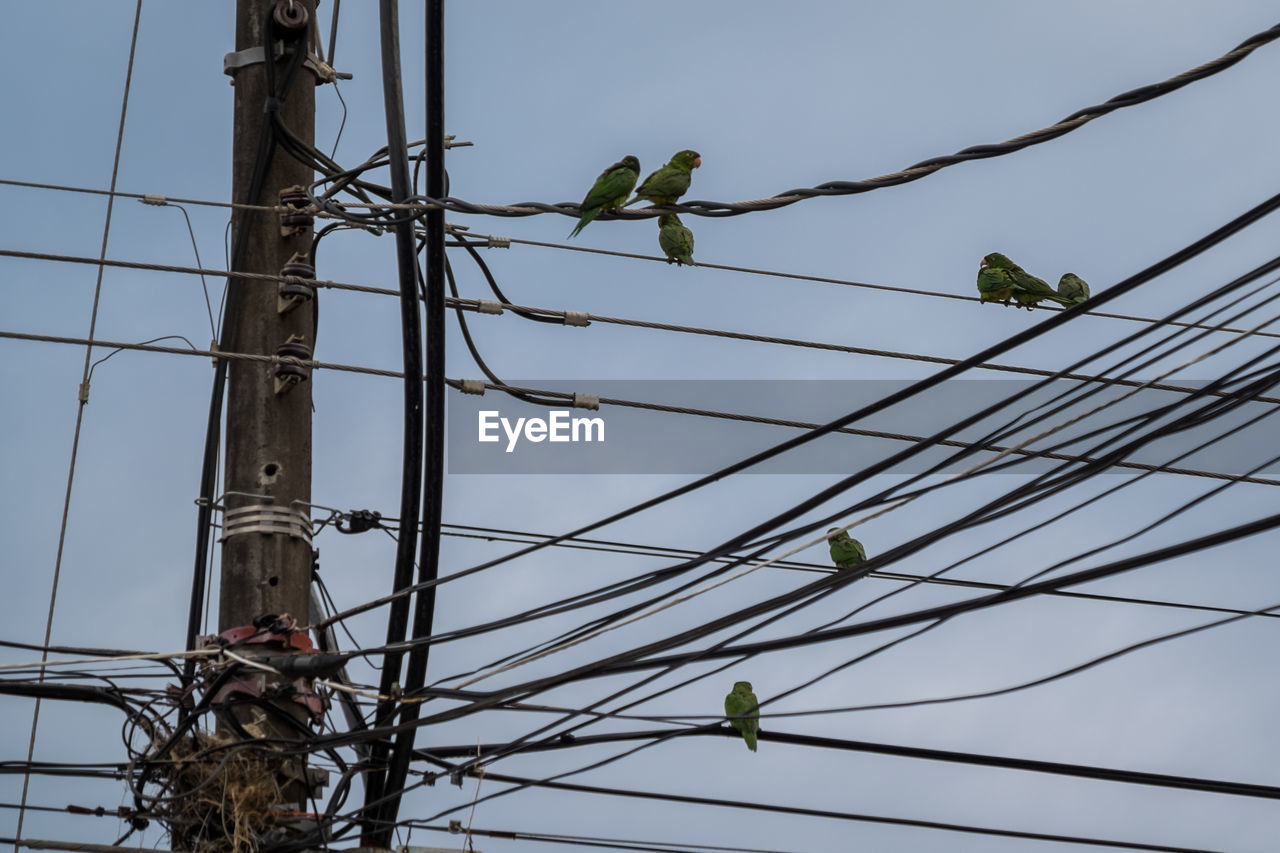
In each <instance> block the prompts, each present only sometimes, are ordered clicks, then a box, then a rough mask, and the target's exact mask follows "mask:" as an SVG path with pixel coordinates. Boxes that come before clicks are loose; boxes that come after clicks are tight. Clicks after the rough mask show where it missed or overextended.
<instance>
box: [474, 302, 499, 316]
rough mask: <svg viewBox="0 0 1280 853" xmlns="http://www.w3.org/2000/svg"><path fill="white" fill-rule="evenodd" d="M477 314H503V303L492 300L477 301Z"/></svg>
mask: <svg viewBox="0 0 1280 853" xmlns="http://www.w3.org/2000/svg"><path fill="white" fill-rule="evenodd" d="M476 313H477V314H501V313H502V303H501V302H495V301H494V300H492V299H477V300H476Z"/></svg>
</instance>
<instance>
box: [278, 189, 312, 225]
mask: <svg viewBox="0 0 1280 853" xmlns="http://www.w3.org/2000/svg"><path fill="white" fill-rule="evenodd" d="M280 206H281V207H284V208H287V211H285V212H283V213H281V214H280V236H281V237H292V236H293V235H294V234H305V233H306V232H307V231H309V230H310V229H311V227H312V226H313V225H315V222H316V217H315V214H314V213H313V212H312V207H311V199H310V198H308V197H307V191H306V189H305V188H304V187H301V186H298V185H295V186H291V187H285V188H284V189H282V190H281V191H280Z"/></svg>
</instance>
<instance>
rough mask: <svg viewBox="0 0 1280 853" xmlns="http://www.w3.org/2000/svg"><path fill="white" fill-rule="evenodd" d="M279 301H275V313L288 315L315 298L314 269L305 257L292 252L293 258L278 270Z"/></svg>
mask: <svg viewBox="0 0 1280 853" xmlns="http://www.w3.org/2000/svg"><path fill="white" fill-rule="evenodd" d="M280 276H281V278H283V279H284V281H282V282H280V288H279V299H278V300H277V301H276V313H278V314H288V313H289V312H290V311H292V310H293V309H294V308H297V307H298V306H299V305H301V304H303V303H304V302H310V301H311V300H313V299H315V297H316V285H315V280H316V268H315V267H314V266H313V265H312V264H311V262H310V259H309V257H308V256H307V255H304V254H301V253H299V252H294V253H293V257H291V258H289V260H288V261H287V262H286V263H285V265H284V266H282V267H281V268H280Z"/></svg>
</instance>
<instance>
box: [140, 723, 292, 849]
mask: <svg viewBox="0 0 1280 853" xmlns="http://www.w3.org/2000/svg"><path fill="white" fill-rule="evenodd" d="M282 759H283V757H282V756H281V755H280V754H279V753H278V752H274V751H272V750H268V749H262V748H259V747H253V746H249V745H247V744H246V743H245V742H244V741H240V740H236V739H233V738H230V737H224V736H220V735H217V734H207V733H203V732H199V733H196V734H195V735H192V736H191V737H186V738H183V739H182V740H181V741H180V742H179V743H178V744H176V745H175V746H174V747H173V749H172V750H171V751H170V753H169V755H168V756H166V761H165V769H164V771H162V773H163V775H164V776H165V777H167V779H166V781H167V782H168V785H167V788H168V796H167V797H166V799H165V801H164V804H163V806H162V807H161V809H160V812H161V814H160V817H161V819H162V820H163V822H164V823H165V824H166V825H167V826H168V828H169V833H170V835H171V839H172V842H173V846H174V848H175V849H181V850H189V851H192V853H248V852H249V851H252V850H255V849H257V847H258V842H259V840H260V839H261V836H262V834H263V832H264V830H265V829H266V828H267V826H268V824H269V823H270V820H271V814H272V811H273V810H277V809H278V808H279V803H280V801H281V799H282V797H281V790H280V784H279V781H278V780H279V779H280V765H281V761H282Z"/></svg>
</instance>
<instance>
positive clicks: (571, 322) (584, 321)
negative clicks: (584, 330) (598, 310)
mask: <svg viewBox="0 0 1280 853" xmlns="http://www.w3.org/2000/svg"><path fill="white" fill-rule="evenodd" d="M564 324H565V325H566V326H590V325H591V317H590V315H589V314H587V312H586V311H566V312H564Z"/></svg>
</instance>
